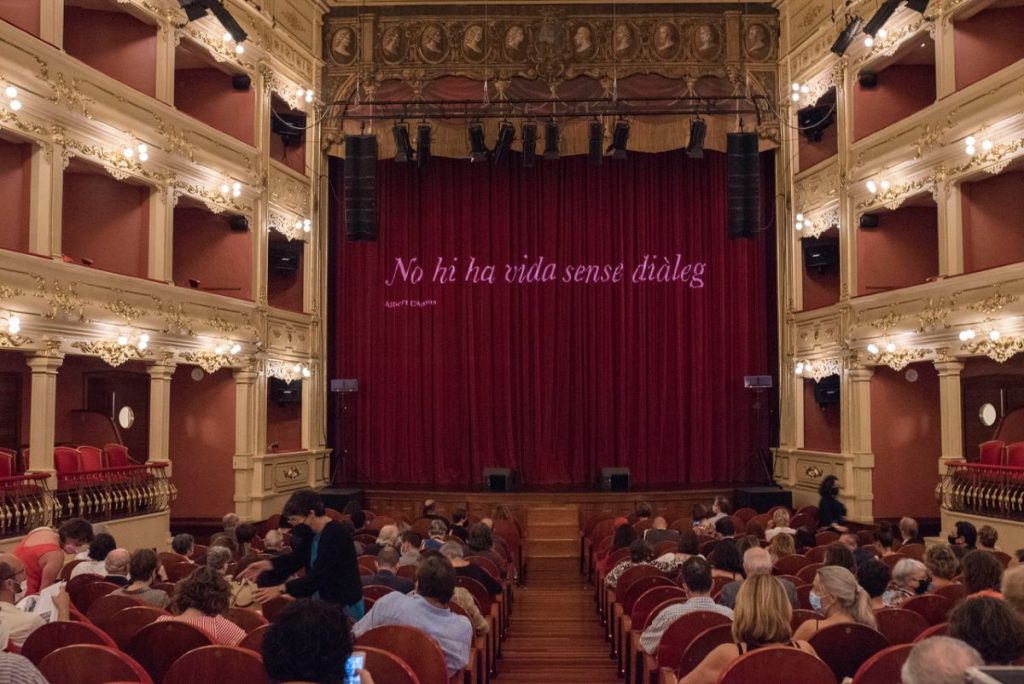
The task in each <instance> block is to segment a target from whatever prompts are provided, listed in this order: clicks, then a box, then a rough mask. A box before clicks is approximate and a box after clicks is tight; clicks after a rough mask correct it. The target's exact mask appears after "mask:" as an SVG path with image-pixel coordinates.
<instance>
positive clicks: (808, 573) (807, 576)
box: [796, 563, 823, 584]
mask: <svg viewBox="0 0 1024 684" xmlns="http://www.w3.org/2000/svg"><path fill="white" fill-rule="evenodd" d="M822 565H823V563H811V564H810V565H805V566H804V567H802V568H800V569H799V570H798V571H797V573H796V576H797V577H799V578H800V581H801V582H803V583H804V584H810V583H811V582H813V581H814V576H815V575H817V574H818V569H819V568H820V567H822Z"/></svg>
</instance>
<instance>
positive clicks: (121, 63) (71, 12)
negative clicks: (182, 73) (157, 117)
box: [64, 6, 157, 96]
mask: <svg viewBox="0 0 1024 684" xmlns="http://www.w3.org/2000/svg"><path fill="white" fill-rule="evenodd" d="M156 31H157V29H156V26H151V25H149V24H144V23H142V22H141V21H139V20H137V19H135V18H134V17H132V16H131V15H129V14H125V13H124V12H104V11H98V10H89V9H83V8H81V7H71V6H65V7H64V50H65V51H66V52H67V53H68V54H69V55H71V56H72V57H75V58H77V59H80V60H82V61H83V62H85V63H86V64H88V65H89V66H91V67H92V68H94V69H97V70H99V71H102V72H103V73H105V74H107V75H108V76H110V77H112V78H116V79H117V80H118V81H121V82H122V83H124V84H126V85H129V86H131V87H132V88H135V89H136V90H138V91H140V92H143V93H145V94H146V95H151V96H152V95H155V94H156Z"/></svg>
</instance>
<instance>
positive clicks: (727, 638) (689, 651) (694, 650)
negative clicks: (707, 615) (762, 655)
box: [675, 624, 732, 677]
mask: <svg viewBox="0 0 1024 684" xmlns="http://www.w3.org/2000/svg"><path fill="white" fill-rule="evenodd" d="M731 642H732V625H731V624H724V625H717V626H715V627H709V628H708V629H705V630H704V631H703V632H701V633H700V634H698V635H697V636H695V637H694V638H693V639H692V640H691V641H690V644H689V645H688V646H687V647H686V648H685V649H683V654H682V655H681V656H680V657H679V663H678V664H677V665H676V668H675V670H676V676H678V677H685V676H686V675H688V674H690V672H691V671H692V670H693V668H695V667H697V666H698V665H700V663H701V661H702V660H704V658H705V657H707V655H708V654H709V653H711V651H713V650H715V649H716V648H717V647H719V646H721V645H722V644H728V643H731Z"/></svg>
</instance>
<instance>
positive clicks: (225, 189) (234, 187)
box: [220, 181, 242, 199]
mask: <svg viewBox="0 0 1024 684" xmlns="http://www.w3.org/2000/svg"><path fill="white" fill-rule="evenodd" d="M220 194H221V195H222V196H223V197H224V198H225V199H227V198H228V197H239V196H241V194H242V184H241V183H239V182H238V181H233V182H230V183H229V182H224V183H221V185H220Z"/></svg>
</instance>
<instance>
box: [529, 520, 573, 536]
mask: <svg viewBox="0 0 1024 684" xmlns="http://www.w3.org/2000/svg"><path fill="white" fill-rule="evenodd" d="M527 529H528V530H529V531H528V532H527V535H526V538H527V539H579V535H580V528H579V525H577V524H576V523H575V522H571V523H567V522H550V523H548V522H545V523H540V522H535V523H530V526H529V528H527Z"/></svg>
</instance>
